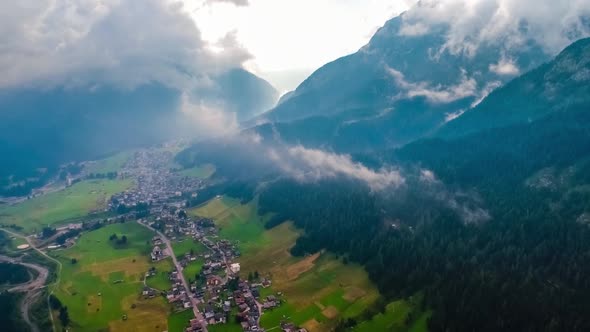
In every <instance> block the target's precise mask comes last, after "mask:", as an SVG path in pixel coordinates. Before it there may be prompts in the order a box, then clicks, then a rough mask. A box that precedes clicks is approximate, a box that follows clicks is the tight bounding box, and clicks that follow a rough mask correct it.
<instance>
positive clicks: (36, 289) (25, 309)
mask: <svg viewBox="0 0 590 332" xmlns="http://www.w3.org/2000/svg"><path fill="white" fill-rule="evenodd" d="M0 261H1V262H8V263H12V264H19V265H23V266H25V267H26V268H28V269H31V270H35V271H37V277H36V278H35V279H34V280H31V281H29V282H26V283H24V284H20V285H16V286H14V287H12V288H10V289H9V290H8V291H9V292H11V293H25V295H24V298H23V300H22V302H21V305H20V311H21V314H22V317H23V320H24V321H25V323H27V325H29V327H30V328H31V331H33V332H39V327H38V326H37V325H36V324H35V323H33V321H32V320H31V317H30V316H29V308H30V307H31V305H32V304H34V303H35V302H36V301H37V299H38V297H39V295H41V289H43V287H45V283H46V282H47V277H48V276H49V270H48V269H46V268H45V267H43V266H40V265H35V264H30V263H24V262H21V261H20V260H19V259H15V258H12V257H8V256H2V255H0Z"/></svg>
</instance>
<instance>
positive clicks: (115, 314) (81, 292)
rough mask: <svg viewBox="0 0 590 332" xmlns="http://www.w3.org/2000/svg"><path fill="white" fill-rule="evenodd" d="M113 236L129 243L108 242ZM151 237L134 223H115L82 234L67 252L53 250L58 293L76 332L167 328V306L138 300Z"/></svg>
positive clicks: (157, 299)
mask: <svg viewBox="0 0 590 332" xmlns="http://www.w3.org/2000/svg"><path fill="white" fill-rule="evenodd" d="M112 234H117V236H118V237H119V238H121V237H122V236H123V235H125V236H126V237H127V239H128V240H127V244H126V245H116V244H114V243H113V241H109V237H110V236H111V235H112ZM152 236H153V232H151V231H150V230H148V229H146V228H144V227H142V226H140V225H138V224H137V223H134V222H128V223H124V224H113V225H108V226H105V227H103V228H100V229H98V230H96V231H92V232H89V233H85V234H83V235H82V236H81V238H80V239H79V241H78V243H77V244H76V245H75V246H73V247H71V248H69V249H66V250H61V251H55V252H52V255H53V256H54V257H56V258H57V259H59V260H60V261H61V262H62V265H63V268H62V273H61V279H60V283H59V286H58V287H57V289H56V292H55V294H56V296H57V297H58V298H59V299H60V300H61V301H62V303H63V304H64V305H66V306H67V307H68V310H69V313H70V318H71V319H72V321H73V323H72V330H73V331H97V330H107V329H108V330H110V331H153V330H166V328H167V315H168V311H169V307H168V305H167V304H166V302H165V301H164V300H163V299H162V298H160V297H157V298H155V299H152V300H144V299H142V298H141V296H140V295H141V290H142V288H143V282H142V280H143V278H144V275H145V272H146V271H147V270H148V269H149V267H150V263H151V262H149V258H148V253H149V250H150V245H149V240H150V239H151V237H152ZM72 259H75V260H76V262H75V263H73V260H72ZM123 315H127V319H126V320H124V319H123Z"/></svg>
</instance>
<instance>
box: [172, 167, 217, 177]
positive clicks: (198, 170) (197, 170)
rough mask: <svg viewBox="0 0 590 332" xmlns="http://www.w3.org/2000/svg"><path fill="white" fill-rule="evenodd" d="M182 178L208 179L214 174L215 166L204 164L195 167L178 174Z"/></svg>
mask: <svg viewBox="0 0 590 332" xmlns="http://www.w3.org/2000/svg"><path fill="white" fill-rule="evenodd" d="M179 173H180V174H182V175H184V176H189V177H194V178H199V179H203V180H205V179H208V178H210V177H211V176H212V175H213V174H214V173H215V166H213V165H211V164H204V165H200V166H197V167H192V168H187V169H184V170H182V171H180V172H179Z"/></svg>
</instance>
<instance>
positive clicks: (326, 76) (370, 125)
mask: <svg viewBox="0 0 590 332" xmlns="http://www.w3.org/2000/svg"><path fill="white" fill-rule="evenodd" d="M410 11H411V10H410ZM408 16H409V13H404V14H402V15H400V16H398V17H395V18H393V19H391V20H390V21H388V22H387V23H386V24H385V25H384V26H383V27H382V28H381V29H379V30H378V31H377V33H376V34H375V35H374V36H373V37H372V39H371V40H370V42H369V43H368V44H367V45H365V46H364V47H363V48H361V49H360V50H359V51H358V52H356V53H354V54H351V55H348V56H345V57H342V58H340V59H337V60H335V61H333V62H331V63H328V64H326V65H325V66H323V67H321V68H319V69H318V70H317V71H315V72H314V73H313V74H312V75H311V76H310V77H309V78H308V79H306V80H305V81H304V82H303V83H302V84H301V85H300V86H299V87H298V88H297V89H296V90H295V91H293V92H291V93H290V94H289V98H285V99H284V100H282V102H281V103H279V104H278V105H277V107H275V108H274V109H273V110H271V111H269V112H267V113H266V114H264V115H262V116H261V117H260V118H259V119H258V120H259V121H266V122H270V123H272V124H274V125H275V133H276V134H278V135H280V140H282V141H284V142H287V143H298V142H300V141H301V142H303V143H305V144H308V145H313V146H325V147H330V148H333V149H335V150H337V151H344V152H356V151H366V150H370V149H379V148H387V147H395V146H401V145H403V144H406V143H408V142H410V141H412V140H415V139H417V138H420V137H423V136H425V135H428V134H431V133H433V132H434V131H435V130H436V129H438V128H439V127H440V126H442V125H443V124H444V123H445V122H446V121H448V120H449V119H451V118H454V117H456V116H457V115H458V114H460V113H461V112H463V111H465V110H468V109H469V108H471V107H472V106H473V105H476V104H477V103H478V102H479V101H480V100H481V99H482V98H483V97H485V95H486V94H487V93H489V92H490V91H491V90H493V89H494V88H495V87H498V86H501V85H502V84H504V83H506V82H508V81H509V80H510V79H511V78H513V77H514V76H515V75H516V74H517V72H518V71H517V72H509V73H506V72H500V71H499V70H497V68H496V65H497V63H499V62H502V59H505V58H508V59H512V61H513V63H512V64H511V65H512V66H513V67H514V68H518V69H515V70H520V71H521V72H522V71H527V70H529V69H532V68H535V67H536V66H538V65H540V64H542V63H543V62H544V61H547V60H549V58H550V56H549V55H548V54H546V53H545V52H544V51H543V50H542V49H541V48H540V47H539V46H538V45H536V44H535V42H534V41H532V40H531V41H528V42H526V43H525V44H524V46H522V47H519V48H506V47H504V46H502V45H497V44H494V43H493V42H490V43H484V44H482V45H480V46H479V49H478V51H477V52H476V53H475V54H467V53H464V52H463V53H462V52H453V51H451V50H449V49H447V48H446V46H445V45H446V42H447V40H446V38H447V34H448V33H449V31H448V29H449V27H448V26H447V25H446V24H439V25H435V26H433V27H431V29H430V31H428V32H427V33H424V34H411V33H407V32H406V30H407V25H409V24H411V23H412V22H411V20H410V19H409V18H408ZM253 130H254V131H257V132H259V133H260V134H262V135H263V134H264V133H265V128H264V127H258V128H254V129H253ZM264 137H265V138H268V139H271V138H272V139H276V137H275V138H273V137H270V136H264Z"/></svg>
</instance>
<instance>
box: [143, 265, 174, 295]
mask: <svg viewBox="0 0 590 332" xmlns="http://www.w3.org/2000/svg"><path fill="white" fill-rule="evenodd" d="M151 266H153V267H155V268H156V275H155V276H153V277H149V278H147V280H146V284H147V285H148V286H149V287H151V288H155V289H158V290H161V291H167V290H169V289H170V288H172V282H171V281H170V276H169V273H170V272H172V270H174V264H173V263H172V258H166V259H164V260H161V261H159V262H157V263H150V267H151Z"/></svg>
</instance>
